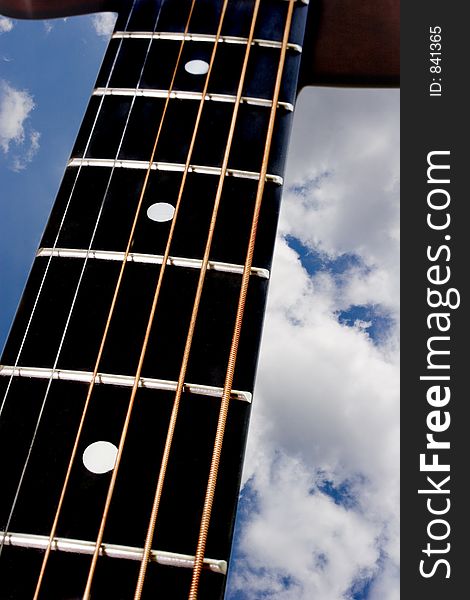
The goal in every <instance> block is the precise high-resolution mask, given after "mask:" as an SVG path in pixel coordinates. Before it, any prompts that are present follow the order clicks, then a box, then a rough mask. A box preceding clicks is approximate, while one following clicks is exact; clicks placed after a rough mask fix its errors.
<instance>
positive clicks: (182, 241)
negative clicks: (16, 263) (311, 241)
mask: <svg viewBox="0 0 470 600" xmlns="http://www.w3.org/2000/svg"><path fill="white" fill-rule="evenodd" d="M256 6H257V3H256V2H255V1H254V0H238V1H237V2H233V1H229V2H228V3H226V4H225V3H224V2H223V1H222V0H197V2H195V3H194V5H193V3H192V2H191V0H177V1H176V0H162V1H155V0H142V1H139V2H134V3H133V4H132V6H131V8H130V10H129V11H125V10H123V11H121V13H120V14H119V17H118V20H117V23H116V29H115V32H114V34H113V36H112V39H111V41H110V43H109V47H108V49H107V52H106V55H105V58H104V61H103V65H102V68H101V70H100V73H99V75H98V79H97V83H96V86H95V89H94V91H93V94H92V97H91V99H90V102H89V105H88V108H87V111H86V114H85V117H84V121H83V124H82V127H81V129H80V132H79V135H78V138H77V141H76V143H75V146H74V149H73V151H72V155H71V158H70V161H69V163H68V166H67V169H66V172H65V175H64V178H63V181H62V184H61V187H60V190H59V193H58V197H57V200H56V203H55V206H54V209H53V211H52V214H51V217H50V220H49V223H48V225H47V228H46V231H45V233H44V235H43V238H42V240H41V244H40V248H39V250H38V253H37V256H36V259H35V261H34V265H33V269H32V272H31V275H30V278H29V281H28V284H27V287H26V290H25V293H24V296H23V299H22V302H21V305H20V308H19V310H18V313H17V316H16V319H15V322H14V325H13V327H12V330H11V334H10V337H9V339H8V341H7V344H6V346H5V351H4V354H3V357H2V366H1V367H0V385H1V392H2V393H1V399H2V404H1V411H2V413H1V417H0V456H2V461H3V463H4V464H3V466H2V468H3V472H5V471H6V475H4V478H3V486H2V494H1V495H0V521H1V523H0V528H1V530H2V531H3V532H5V535H4V536H3V543H2V555H1V557H0V571H1V572H2V576H1V577H2V590H3V593H4V594H5V596H4V597H6V598H20V597H21V598H22V597H33V596H34V594H35V590H36V593H37V597H44V598H75V597H82V596H84V597H90V596H89V594H90V590H91V597H94V598H104V597H110V598H123V599H124V598H126V599H128V598H131V597H133V596H134V590H135V588H136V582H137V579H138V577H139V572H140V573H141V576H142V567H141V562H142V557H143V556H145V554H144V546H145V544H146V539H147V540H149V541H150V543H151V547H150V548H148V550H149V553H148V554H147V556H148V560H149V565H148V567H147V568H146V572H145V577H144V579H143V581H144V586H143V596H142V597H144V598H145V597H150V596H152V597H153V595H155V593H156V592H158V591H162V592H163V595H165V596H166V597H171V598H175V599H179V598H181V599H183V598H187V597H188V593H189V590H190V588H191V589H192V590H193V591H192V594H193V596H191V597H193V598H195V597H196V596H195V595H194V594H195V593H196V592H194V585H195V584H194V580H195V575H194V572H195V570H197V567H196V569H193V567H194V564H196V565H197V563H198V560H199V558H200V557H201V556H203V557H204V561H203V568H202V573H201V575H200V580H198V584H197V585H198V586H199V587H198V590H199V597H201V598H204V599H205V600H206V599H208V600H210V599H212V598H213V599H216V598H222V597H223V593H224V589H225V581H226V570H227V564H228V561H229V558H230V551H231V541H232V533H233V527H234V520H235V513H236V505H237V497H238V491H239V485H240V478H241V469H242V457H243V453H244V447H245V441H246V435H247V428H248V420H249V415H250V409H251V402H252V395H253V387H254V380H255V372H256V363H257V357H258V349H259V344H260V338H261V330H262V322H263V316H264V308H265V302H266V294H267V288H268V282H269V276H270V269H271V261H272V252H273V245H274V239H275V232H276V224H277V218H278V212H279V204H280V198H281V191H282V184H283V175H284V163H285V157H286V152H287V143H288V137H289V132H290V128H291V123H292V116H293V110H294V104H295V99H296V91H297V79H298V73H299V67H300V57H301V47H302V40H303V33H304V28H305V22H306V13H307V8H306V5H305V4H303V3H302V2H300V1H298V2H295V3H290V2H285V1H281V0H262V1H261V3H260V5H259V12H258V14H257V15H256V13H255V12H254V10H255V7H256ZM254 16H256V19H255V18H254ZM255 241H256V243H255ZM240 315H241V316H242V319H241V320H240ZM237 336H238V341H237ZM234 340H235V341H234ZM235 346H236V347H235ZM234 348H235V349H234ZM231 365H232V366H233V367H234V371H233V376H232V374H231ZM224 406H225V407H226V412H227V415H226V424H224V426H223V428H222V429H221V421H223V411H224V410H225V409H224ZM221 415H222V416H221ZM219 438H220V439H221V441H222V442H223V444H221V446H220V448H219V454H220V456H219V463H220V464H218V475H217V479H216V484H217V485H216V487H215V492H214V493H213V498H212V505H211V510H210V512H209V521H208V523H209V525H208V532H206V533H207V541H206V542H204V544H203V548H202V550H201V544H202V542H201V535H202V534H201V531H202V529H201V519H202V517H203V515H205V514H207V497H208V492H207V488H208V481H209V473H210V471H211V469H212V470H213V465H214V460H215V458H214V456H215V455H216V453H217V447H218V446H217V443H216V439H219ZM169 440H170V441H169ZM97 448H98V454H97V456H98V458H97V457H96V454H93V452H94V450H96V449H97ZM116 453H117V458H116ZM5 457H8V460H6V459H5ZM165 457H166V458H165ZM165 460H166V463H165ZM162 465H165V466H164V468H165V469H166V470H165V471H164V478H163V479H161V478H162V469H163V466H162ZM159 477H160V480H161V481H162V486H161V496H160V499H159V504H158V511H157V512H155V511H154V507H155V498H156V489H157V487H158V486H157V481H158V480H159ZM209 487H210V486H209ZM152 514H153V516H154V521H155V523H156V525H155V529H154V530H152V529H151V527H150V524H151V522H152ZM202 520H203V521H204V519H202ZM149 527H150V528H149ZM149 532H150V533H149ZM149 535H150V538H149ZM0 539H2V538H0ZM201 553H202V554H201ZM198 556H199V558H198ZM92 561H94V562H92ZM93 565H94V566H93ZM90 573H91V575H90ZM38 582H39V583H38ZM196 587H197V586H196ZM85 588H86V589H87V590H88V591H87V592H85V593H84V590H85ZM136 597H137V596H136ZM138 597H140V596H138Z"/></svg>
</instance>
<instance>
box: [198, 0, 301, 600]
mask: <svg viewBox="0 0 470 600" xmlns="http://www.w3.org/2000/svg"><path fill="white" fill-rule="evenodd" d="M295 1H296V0H289V6H288V9H287V18H286V23H285V28H284V35H283V40H282V47H281V56H280V61H279V66H278V70H277V75H276V83H275V87H274V95H273V104H272V108H271V113H270V116H269V124H268V132H267V136H266V142H265V147H264V154H263V162H262V165H261V172H260V178H259V183H258V189H257V192H256V202H255V209H254V214H253V221H252V227H251V232H250V239H249V242H248V249H247V255H246V261H245V266H244V269H243V276H242V284H241V289H240V296H239V300H238V308H237V315H236V319H235V325H234V331H233V337H232V343H231V347H230V354H229V359H228V364H227V372H226V378H225V384H224V391H223V395H222V402H221V406H220V413H219V419H218V423H217V431H216V436H215V442H214V451H213V455H212V461H211V466H210V471H209V480H208V484H207V489H206V496H205V500H204V508H203V513H202V517H201V527H200V531H199V538H198V543H197V549H196V556H195V561H194V569H193V575H192V580H191V588H190V591H189V596H188V600H197V596H198V588H199V580H200V577H201V570H202V565H203V561H204V553H205V549H206V542H207V534H208V531H209V525H210V520H211V513H212V506H213V502H214V494H215V488H216V485H217V475H218V470H219V464H220V457H221V454H222V445H223V439H224V435H225V426H226V422H227V416H228V409H229V404H230V395H231V391H232V384H233V376H234V373H235V363H236V360H237V354H238V346H239V342H240V334H241V327H242V322H243V315H244V312H245V306H246V298H247V293H248V285H249V281H250V272H251V267H252V264H253V255H254V249H255V240H256V233H257V229H258V221H259V215H260V211H261V204H262V200H263V193H264V186H265V183H266V174H267V170H268V160H269V154H270V151H271V143H272V139H273V132H274V122H275V119H276V112H277V105H278V101H279V93H280V89H281V82H282V75H283V71H284V64H285V59H286V53H287V44H288V41H289V34H290V29H291V23H292V15H293V11H294V3H295Z"/></svg>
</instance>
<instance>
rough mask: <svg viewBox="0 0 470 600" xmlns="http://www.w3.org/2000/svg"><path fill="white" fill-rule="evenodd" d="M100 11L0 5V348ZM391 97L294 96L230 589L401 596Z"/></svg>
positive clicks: (242, 594)
mask: <svg viewBox="0 0 470 600" xmlns="http://www.w3.org/2000/svg"><path fill="white" fill-rule="evenodd" d="M112 22H113V19H112V17H111V16H110V15H100V16H95V17H80V18H75V19H68V20H65V21H64V20H58V21H50V22H38V23H20V22H16V21H15V22H14V21H11V20H9V19H5V18H2V17H0V210H1V219H0V246H1V248H0V346H1V345H2V343H3V340H4V338H5V336H6V334H7V332H8V328H9V324H10V321H11V319H12V317H13V314H14V311H15V307H16V304H17V302H18V300H19V296H20V294H21V290H22V287H23V285H24V282H25V279H26V277H27V273H28V270H29V267H30V265H31V262H32V257H33V254H34V252H35V249H36V247H37V244H38V242H39V238H40V235H41V233H42V230H43V228H44V225H45V222H46V219H47V215H48V213H49V211H50V207H51V204H52V201H53V199H54V196H55V192H56V190H57V188H58V185H59V182H60V178H61V176H62V173H63V170H64V167H65V162H66V160H67V158H68V156H69V153H70V149H71V146H72V143H73V140H74V137H75V134H76V130H77V128H78V126H79V122H80V118H81V115H82V114H83V111H84V108H85V105H86V102H87V99H88V95H89V93H90V90H91V87H92V85H93V83H94V78H95V75H96V72H97V69H98V66H99V63H100V61H101V58H102V55H103V52H104V49H105V46H106V40H107V35H108V33H109V31H110V27H112ZM398 100H399V98H398V93H397V91H393V90H332V89H316V90H312V89H310V90H306V91H304V92H302V94H301V97H300V100H299V104H298V107H297V114H296V120H295V126H294V134H293V139H292V145H291V149H290V155H289V161H288V175H287V185H286V189H285V193H284V204H283V210H282V215H281V223H280V230H279V236H278V242H277V248H276V255H275V263H274V267H273V275H272V281H271V289H270V297H269V309H268V315H267V319H266V325H265V332H264V338H263V346H262V354H261V361H260V366H259V375H258V383H257V389H256V398H255V408H254V413H253V420H252V426H251V431H250V438H249V443H248V453H247V460H246V465H245V472H244V487H243V490H242V501H241V508H240V515H239V521H238V524H237V536H236V542H235V544H236V545H235V559H234V564H233V568H232V570H231V575H230V580H229V591H228V595H227V596H228V599H229V600H254V599H258V598H263V599H269V600H312V599H317V598H318V599H321V600H342V599H351V600H363V599H366V598H367V599H370V600H379V599H380V600H392V599H396V598H398V597H399V591H398V541H399V540H398V516H399V515H398V506H399V505H398V492H399V489H398V486H399V479H398V475H399V473H398V460H399V446H398V443H399V430H398V326H399V323H398V309H399V307H398V289H399V288H398V286H399V278H398V249H399V229H398V210H399V205H398V199H399V170H398V149H399V138H398ZM51 156H54V157H55V159H54V161H51V160H50V157H51Z"/></svg>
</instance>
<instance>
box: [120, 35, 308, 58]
mask: <svg viewBox="0 0 470 600" xmlns="http://www.w3.org/2000/svg"><path fill="white" fill-rule="evenodd" d="M112 37H113V39H140V40H150V39H152V40H172V41H181V40H185V41H188V42H212V43H214V42H215V41H216V36H215V35H210V34H206V33H187V34H186V35H185V34H184V33H179V32H175V31H155V32H152V31H116V32H114V33H113V36H112ZM219 43H225V44H237V45H244V46H246V44H247V43H248V38H244V37H236V36H231V35H225V36H221V37H220V38H219ZM252 45H253V46H261V47H263V48H277V49H280V48H281V46H282V43H281V42H277V41H275V40H264V39H257V38H256V39H254V40H253V42H252ZM287 48H288V50H292V51H293V52H298V53H301V52H302V46H300V45H299V44H288V45H287Z"/></svg>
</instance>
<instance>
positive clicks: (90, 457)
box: [82, 440, 118, 474]
mask: <svg viewBox="0 0 470 600" xmlns="http://www.w3.org/2000/svg"><path fill="white" fill-rule="evenodd" d="M117 453H118V449H117V448H116V446H115V445H114V444H111V442H104V441H101V440H100V441H99V442H93V444H90V445H89V446H88V447H87V448H85V452H84V453H83V456H82V460H83V464H84V465H85V467H86V468H87V469H88V470H89V471H91V472H92V473H96V474H103V473H107V472H108V471H112V470H113V469H114V464H115V463H116V456H117Z"/></svg>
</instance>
